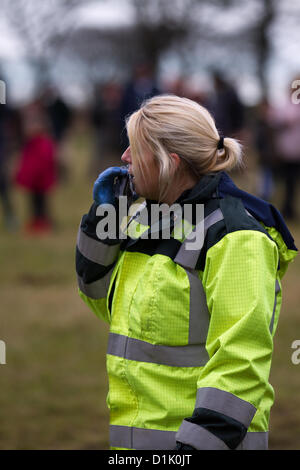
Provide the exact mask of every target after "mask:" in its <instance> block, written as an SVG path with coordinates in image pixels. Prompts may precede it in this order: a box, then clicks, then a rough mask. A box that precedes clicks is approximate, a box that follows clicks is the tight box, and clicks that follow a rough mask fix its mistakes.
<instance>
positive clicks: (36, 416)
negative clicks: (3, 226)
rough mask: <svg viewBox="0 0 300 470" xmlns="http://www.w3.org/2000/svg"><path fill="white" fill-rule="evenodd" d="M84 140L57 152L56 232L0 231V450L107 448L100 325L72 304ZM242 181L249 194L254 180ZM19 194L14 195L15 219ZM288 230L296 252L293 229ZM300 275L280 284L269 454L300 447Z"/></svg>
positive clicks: (87, 184) (83, 192)
mask: <svg viewBox="0 0 300 470" xmlns="http://www.w3.org/2000/svg"><path fill="white" fill-rule="evenodd" d="M89 137H90V136H89V134H88V133H87V132H85V130H84V129H82V130H81V131H80V132H77V133H76V135H74V136H72V138H70V139H69V141H68V142H67V144H66V146H65V148H64V150H63V151H64V157H65V159H66V162H67V166H68V168H69V169H70V174H69V179H68V180H67V181H66V182H65V183H64V185H61V186H60V187H59V188H58V189H57V191H56V193H55V194H54V196H53V199H52V208H53V214H54V215H55V218H56V221H57V228H56V231H55V232H54V233H53V234H51V235H47V236H45V237H43V238H30V237H28V236H25V235H24V234H23V232H22V230H20V231H18V232H16V233H6V232H5V231H3V230H2V231H1V233H0V250H1V268H0V296H1V297H0V298H1V317H0V339H1V340H3V341H5V343H6V361H7V364H6V365H0V423H1V426H0V449H107V448H108V411H107V409H106V404H105V398H106V393H107V376H106V371H105V351H106V343H107V326H106V325H105V324H103V323H101V322H100V321H99V320H98V319H97V318H96V317H95V316H94V315H93V313H91V312H90V311H89V310H88V309H87V307H86V306H85V305H84V304H83V302H82V301H81V299H80V298H79V297H78V295H77V286H76V278H75V269H74V247H75V241H76V234H77V228H78V224H79V221H80V217H81V215H82V214H83V213H84V212H85V211H86V210H87V208H88V207H89V205H90V202H91V201H90V194H91V183H92V179H91V178H89V177H88V171H87V168H88V163H89V158H90V153H91V147H90V138H89ZM249 174H250V175H251V171H250V173H249ZM242 183H244V187H245V189H251V185H252V184H253V179H251V177H250V178H249V177H248V179H247V180H243V181H242ZM248 187H249V188H248ZM25 196H26V195H25V194H23V193H21V192H16V193H15V194H14V201H15V205H16V208H17V211H18V214H20V216H21V222H23V221H24V220H25V214H26V203H27V201H26V197H25ZM291 230H292V233H293V235H294V238H295V240H296V244H298V246H300V225H292V226H291ZM299 278H300V258H299V257H298V258H297V259H296V260H295V262H294V263H293V264H292V266H291V267H290V270H289V272H288V273H287V275H286V277H285V279H284V282H283V289H284V301H283V307H282V312H281V318H280V321H279V327H278V330H277V334H276V339H275V348H274V360H273V367H272V371H271V383H272V385H273V386H274V389H275V393H276V401H275V405H274V407H273V411H272V414H271V426H270V448H271V449H298V450H299V449H300V437H299V436H300V406H299V405H300V396H299V385H300V365H298V366H297V365H294V364H292V362H291V354H292V349H291V344H292V342H293V341H294V340H295V339H300V315H299V303H300V295H299Z"/></svg>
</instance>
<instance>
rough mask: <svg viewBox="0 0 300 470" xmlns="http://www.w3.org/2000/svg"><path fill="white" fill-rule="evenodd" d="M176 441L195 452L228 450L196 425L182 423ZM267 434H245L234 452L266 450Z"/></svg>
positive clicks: (223, 443) (212, 435)
mask: <svg viewBox="0 0 300 470" xmlns="http://www.w3.org/2000/svg"><path fill="white" fill-rule="evenodd" d="M176 440H177V441H179V442H182V443H183V444H187V445H190V446H192V447H194V448H195V449H197V450H229V447H228V446H227V445H226V444H225V442H224V441H222V440H221V439H219V438H218V437H217V436H215V435H214V434H212V433H211V432H209V431H207V430H206V429H205V428H203V427H202V426H200V425H198V424H194V423H190V422H188V421H185V420H184V421H183V422H182V424H181V426H180V428H179V430H178V432H177V434H176ZM268 440H269V433H268V432H267V431H266V432H247V434H246V436H245V437H244V439H243V440H242V442H241V443H240V444H239V445H238V446H237V447H236V450H267V449H268Z"/></svg>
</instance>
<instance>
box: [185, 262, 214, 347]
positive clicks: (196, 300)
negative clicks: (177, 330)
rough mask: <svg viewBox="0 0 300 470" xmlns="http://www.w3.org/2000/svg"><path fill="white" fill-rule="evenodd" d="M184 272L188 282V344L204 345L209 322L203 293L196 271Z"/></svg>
mask: <svg viewBox="0 0 300 470" xmlns="http://www.w3.org/2000/svg"><path fill="white" fill-rule="evenodd" d="M185 271H186V274H187V276H188V278H189V282H190V321H189V344H199V343H204V344H205V343H206V339H207V333H208V327H209V321H210V315H209V311H208V308H207V303H206V296H205V292H204V289H203V285H202V282H201V279H199V276H198V273H197V271H196V270H191V271H190V270H188V269H186V270H185Z"/></svg>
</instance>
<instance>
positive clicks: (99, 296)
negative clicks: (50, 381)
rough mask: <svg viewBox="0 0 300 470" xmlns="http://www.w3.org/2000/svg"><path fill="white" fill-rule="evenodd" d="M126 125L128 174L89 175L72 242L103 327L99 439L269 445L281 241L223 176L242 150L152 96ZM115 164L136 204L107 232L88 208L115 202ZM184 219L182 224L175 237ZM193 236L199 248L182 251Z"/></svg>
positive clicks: (219, 446) (155, 444)
mask: <svg viewBox="0 0 300 470" xmlns="http://www.w3.org/2000/svg"><path fill="white" fill-rule="evenodd" d="M127 132H128V137H129V142H130V146H129V147H128V148H127V149H126V151H125V152H124V153H123V155H122V157H121V160H122V161H123V163H124V164H127V165H128V170H127V169H126V168H124V167H112V168H108V169H106V170H105V171H104V172H103V173H101V174H100V175H99V177H98V179H97V180H96V182H95V184H94V190H93V199H94V203H93V205H92V206H91V208H90V211H89V213H88V214H85V215H84V216H83V218H82V221H81V224H80V228H79V233H78V239H77V249H76V268H77V275H78V285H79V293H80V296H81V298H82V299H83V300H84V302H86V304H87V305H88V306H89V307H90V308H91V310H92V311H93V312H94V313H95V314H96V315H97V316H98V317H99V318H100V319H102V320H104V321H106V322H108V324H109V325H110V333H109V340H108V350H107V368H108V379H109V393H108V397H107V404H108V406H109V408H110V446H111V448H113V449H124V448H126V449H137V450H140V449H141V450H142V449H152V450H153V449H162V450H166V449H170V450H172V449H175V448H176V449H178V450H182V451H184V450H193V449H197V450H208V449H209V450H229V449H241V450H250V449H267V448H268V429H269V416H270V409H271V406H272V404H273V401H274V390H273V387H272V386H271V384H270V383H269V374H270V367H271V361H272V353H273V337H274V334H275V331H276V328H277V324H278V317H279V312H280V308H281V299H282V292H281V279H282V277H283V276H284V274H285V272H286V270H287V268H288V264H289V262H290V261H291V260H292V259H293V258H294V257H295V256H296V254H297V248H296V247H295V245H294V241H293V238H292V236H291V234H290V232H289V230H288V228H287V226H286V224H285V222H284V220H283V219H282V217H281V215H280V213H279V212H278V211H277V210H276V209H275V208H274V207H273V206H272V205H271V204H269V203H267V202H265V201H263V200H261V199H258V198H256V197H255V196H252V195H251V194H249V193H246V192H245V191H242V190H240V189H239V188H238V187H237V186H235V184H234V183H233V181H232V180H231V178H230V177H229V176H228V174H227V173H226V171H227V170H230V169H232V168H234V167H235V166H237V165H239V164H240V163H241V146H240V144H239V143H238V141H236V140H235V139H232V138H228V137H227V136H226V137H222V136H220V134H219V132H218V130H217V128H216V126H215V122H214V120H213V118H212V116H211V115H210V114H209V112H208V111H207V110H206V109H205V108H204V107H202V106H200V105H199V104H197V103H195V102H193V101H191V100H189V99H186V98H180V97H177V96H173V95H161V96H157V97H154V98H151V99H149V100H147V101H146V102H145V103H144V104H143V105H142V106H141V108H140V109H139V110H138V111H136V112H134V113H133V114H132V115H131V116H130V117H129V118H128V120H127ZM127 171H128V172H129V174H130V175H131V176H132V177H133V184H134V188H135V191H136V193H137V194H138V195H139V196H140V199H139V200H136V201H135V204H134V205H133V206H132V207H131V212H130V215H131V217H127V215H126V214H125V215H124V220H125V224H124V225H123V224H122V222H124V220H123V221H121V225H120V227H119V229H118V230H115V224H114V223H113V222H115V220H114V221H113V220H111V222H112V223H113V224H112V225H113V227H114V229H113V230H111V231H110V230H108V231H106V232H104V235H105V237H100V235H99V233H101V230H100V232H99V227H98V223H99V222H101V223H103V222H104V221H105V222H107V218H106V215H105V216H100V215H99V212H101V209H103V210H104V211H106V210H108V209H107V208H108V206H109V205H110V207H111V208H113V209H114V208H118V197H117V195H116V193H115V189H114V180H115V178H116V177H117V176H120V177H122V176H124V177H126V175H127V174H128V173H127ZM158 203H159V204H161V205H162V203H164V204H163V205H164V207H165V208H166V206H171V205H172V206H171V207H174V206H175V205H176V206H177V210H178V212H177V215H176V214H175V215H174V213H172V211H171V212H169V213H167V216H166V217H167V219H166V218H164V215H163V214H162V212H160V216H153V215H152V208H153V207H154V206H155V207H156V206H157V204H158ZM187 204H189V207H191V208H192V211H191V212H190V217H189V216H187V214H186V205H187ZM199 207H201V208H203V211H204V213H201V214H200V217H199V214H198V215H197V212H198V208H199ZM99 209H100V211H99ZM169 209H171V208H170V207H169ZM117 210H118V209H117ZM179 210H180V212H179ZM181 211H184V212H183V213H181ZM113 212H114V213H115V211H113ZM179 214H181V215H183V217H184V218H182V217H178V215H179ZM176 220H177V222H176ZM166 222H168V223H169V226H168V227H169V230H168V236H167V237H166V232H165V231H164V229H163V227H166ZM178 222H179V226H178V225H176V224H177V223H178ZM182 225H183V226H184V227H186V228H188V227H189V230H187V231H185V233H184V234H182V232H181V233H178V235H176V228H177V229H178V228H181V226H182ZM121 232H122V235H127V236H125V237H124V236H121ZM145 234H146V237H145V236H144V235H145ZM197 234H198V235H200V236H201V243H200V242H199V244H198V243H196V246H195V245H193V246H190V242H191V240H193V241H195V236H196V237H197ZM202 237H204V239H203V238H202ZM279 261H280V262H279Z"/></svg>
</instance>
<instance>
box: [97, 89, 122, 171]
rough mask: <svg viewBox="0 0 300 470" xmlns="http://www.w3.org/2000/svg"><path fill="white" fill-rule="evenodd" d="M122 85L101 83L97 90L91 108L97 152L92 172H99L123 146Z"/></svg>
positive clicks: (114, 157)
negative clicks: (121, 117)
mask: <svg viewBox="0 0 300 470" xmlns="http://www.w3.org/2000/svg"><path fill="white" fill-rule="evenodd" d="M121 97H122V89H121V86H120V85H119V84H118V83H116V82H108V83H105V84H103V85H102V84H99V85H98V86H97V87H96V91H95V101H94V105H93V107H92V110H91V118H92V124H93V126H94V129H95V147H96V148H95V152H94V159H93V163H92V172H93V173H95V171H96V172H97V174H98V173H99V171H101V169H104V168H105V167H106V166H107V164H108V162H109V161H112V160H114V159H116V156H117V155H119V153H120V146H121V140H120V139H121V137H120V135H121V131H122V127H121V120H120V104H121Z"/></svg>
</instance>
